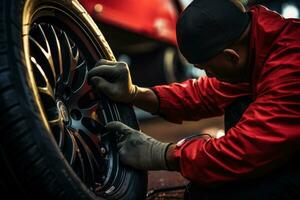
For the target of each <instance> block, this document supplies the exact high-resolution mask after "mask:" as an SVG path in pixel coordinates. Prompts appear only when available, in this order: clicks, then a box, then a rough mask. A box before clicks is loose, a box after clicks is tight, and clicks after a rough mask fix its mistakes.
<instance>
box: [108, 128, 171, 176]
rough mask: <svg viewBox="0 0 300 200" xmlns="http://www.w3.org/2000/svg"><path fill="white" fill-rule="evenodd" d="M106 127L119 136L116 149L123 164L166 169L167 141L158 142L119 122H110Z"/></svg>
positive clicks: (147, 168)
mask: <svg viewBox="0 0 300 200" xmlns="http://www.w3.org/2000/svg"><path fill="white" fill-rule="evenodd" d="M106 128H107V129H108V130H109V131H112V132H116V134H118V136H119V141H118V149H119V155H120V160H121V162H122V163H123V164H126V165H129V166H132V167H134V168H136V169H141V170H167V169H168V167H167V163H166V152H167V149H168V147H169V146H170V144H169V143H162V142H159V141H157V140H155V139H154V138H152V137H150V136H148V135H146V134H144V133H142V132H140V131H137V130H134V129H132V128H130V127H128V126H126V125H125V124H123V123H121V122H110V123H108V124H107V125H106Z"/></svg>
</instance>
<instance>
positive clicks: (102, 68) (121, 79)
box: [88, 59, 138, 103]
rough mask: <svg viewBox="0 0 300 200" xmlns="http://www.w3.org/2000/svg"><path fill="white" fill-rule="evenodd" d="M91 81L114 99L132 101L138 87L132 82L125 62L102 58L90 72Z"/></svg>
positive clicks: (96, 88) (98, 89)
mask: <svg viewBox="0 0 300 200" xmlns="http://www.w3.org/2000/svg"><path fill="white" fill-rule="evenodd" d="M88 80H89V83H90V84H92V85H93V86H94V89H95V90H96V91H98V92H100V91H101V92H103V93H104V94H105V95H107V96H108V97H109V98H110V99H112V100H114V101H119V102H124V103H132V102H133V100H134V98H135V97H136V95H137V92H138V87H137V86H136V85H133V84H132V81H131V76H130V72H129V68H128V66H127V64H126V63H124V62H114V61H109V60H104V59H101V60H99V61H98V63H97V64H96V66H95V68H93V69H91V71H89V73H88Z"/></svg>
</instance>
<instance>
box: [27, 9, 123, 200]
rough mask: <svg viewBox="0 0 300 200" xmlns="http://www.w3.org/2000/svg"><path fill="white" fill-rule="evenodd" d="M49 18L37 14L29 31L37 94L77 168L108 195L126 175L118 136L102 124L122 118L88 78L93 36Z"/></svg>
mask: <svg viewBox="0 0 300 200" xmlns="http://www.w3.org/2000/svg"><path fill="white" fill-rule="evenodd" d="M60 12H62V13H63V11H60ZM49 18H51V19H50V20H48V19H47V16H44V15H43V17H42V18H41V19H39V18H38V17H37V19H38V20H36V22H34V23H32V26H31V28H30V34H29V35H30V37H29V44H30V60H31V67H32V70H33V73H34V78H35V84H36V87H37V88H38V92H39V99H40V101H41V103H42V106H43V109H44V113H45V115H46V117H47V121H48V124H49V126H50V129H51V132H52V135H53V137H54V138H55V140H56V142H57V145H58V147H59V148H60V150H61V152H62V153H63V155H64V156H65V158H66V160H67V162H68V163H69V164H70V166H71V167H72V168H73V170H74V172H75V173H76V174H77V176H78V177H79V178H80V179H81V180H82V181H83V182H84V183H85V185H86V186H87V187H88V188H89V189H90V190H91V191H93V192H94V193H95V194H97V195H99V196H105V195H109V194H110V193H112V192H113V191H114V190H116V189H117V188H118V187H121V185H122V180H123V178H124V173H123V174H122V172H121V170H120V169H119V163H118V162H119V161H118V155H117V153H116V151H115V150H114V149H115V146H114V140H115V136H114V135H112V134H109V133H107V132H106V130H105V128H104V124H105V123H107V122H108V121H112V120H120V116H119V112H118V109H117V106H116V105H115V104H114V103H112V102H110V101H108V100H107V99H106V98H105V97H104V96H102V95H99V96H95V95H94V93H93V92H92V90H91V88H90V86H89V85H88V83H87V72H88V70H89V69H90V68H91V65H94V63H95V60H92V59H91V58H93V56H92V55H90V54H91V53H95V52H92V51H93V49H89V47H87V45H86V41H90V42H91V43H92V42H93V41H92V40H91V38H89V37H86V38H82V41H81V40H80V39H79V38H80V37H78V35H77V34H79V33H78V30H81V29H83V27H79V29H78V27H75V28H76V29H74V31H72V26H69V27H68V28H65V27H64V26H63V25H61V26H60V25H59V23H52V22H53V16H50V17H49ZM72 20H73V19H70V21H72ZM73 25H76V23H74V24H73ZM82 35H84V34H81V36H82ZM83 41H84V42H83ZM103 55H104V54H103Z"/></svg>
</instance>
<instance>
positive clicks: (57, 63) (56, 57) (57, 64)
mask: <svg viewBox="0 0 300 200" xmlns="http://www.w3.org/2000/svg"><path fill="white" fill-rule="evenodd" d="M49 29H50V30H49V32H48V37H49V40H50V41H52V42H51V46H50V49H51V55H52V60H53V63H54V69H56V71H58V72H56V74H58V75H59V76H63V64H62V51H61V45H60V41H59V39H58V36H57V33H56V30H55V29H54V27H53V26H52V25H50V26H49Z"/></svg>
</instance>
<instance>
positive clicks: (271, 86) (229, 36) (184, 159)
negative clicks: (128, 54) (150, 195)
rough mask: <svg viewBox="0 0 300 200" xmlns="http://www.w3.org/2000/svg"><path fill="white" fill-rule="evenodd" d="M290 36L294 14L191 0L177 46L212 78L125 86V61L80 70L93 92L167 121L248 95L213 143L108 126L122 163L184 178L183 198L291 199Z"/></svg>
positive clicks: (205, 113)
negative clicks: (186, 182) (163, 140)
mask: <svg viewBox="0 0 300 200" xmlns="http://www.w3.org/2000/svg"><path fill="white" fill-rule="evenodd" d="M299 38H300V21H299V20H296V19H284V18H282V17H281V16H280V15H279V14H277V13H275V12H272V11H270V10H268V9H266V8H265V7H262V6H256V7H253V8H251V9H250V10H249V11H248V12H246V11H245V10H244V8H243V6H242V5H241V4H239V3H237V1H230V0H194V1H193V2H192V3H191V4H190V5H189V6H188V7H187V8H186V9H185V11H184V12H183V13H182V15H181V16H180V18H179V20H178V23H177V40H178V45H179V48H180V51H181V52H182V54H183V55H184V56H185V58H186V59H187V60H188V61H189V62H190V63H193V64H194V65H195V67H197V68H200V69H204V70H205V71H206V72H207V73H208V74H210V75H211V76H212V77H209V78H208V77H205V78H200V79H198V80H187V81H185V82H183V83H180V84H179V83H174V84H171V85H163V86H156V87H153V88H151V89H148V88H141V87H137V86H136V85H133V84H132V82H131V78H130V73H129V70H128V67H127V65H126V64H125V63H118V62H117V63H116V62H111V61H106V60H102V61H100V62H99V63H98V65H97V66H96V67H95V68H94V69H92V70H91V71H90V73H89V77H90V82H91V83H92V85H93V86H94V89H95V90H96V91H102V92H104V93H105V94H106V95H108V96H109V97H110V98H111V99H113V100H116V101H122V102H126V103H132V104H134V105H135V106H137V107H140V108H142V109H144V110H146V111H148V112H150V113H153V114H159V115H161V116H162V117H164V118H165V119H167V120H169V121H171V122H175V123H181V122H182V121H183V120H199V119H202V118H207V117H213V116H218V115H222V114H224V111H225V109H227V108H228V107H230V106H231V108H232V103H233V102H235V101H236V100H237V99H239V98H245V97H247V98H249V99H250V100H251V103H250V104H249V106H248V107H246V109H245V111H244V112H243V113H242V112H241V113H242V116H241V118H240V119H238V120H237V121H236V122H234V123H232V127H230V129H229V130H228V131H227V133H226V135H225V136H224V137H221V138H219V139H216V138H210V139H207V138H202V137H193V138H190V139H186V140H183V141H180V142H178V143H177V144H168V143H161V142H159V141H157V140H155V139H153V138H151V137H149V136H147V135H146V134H144V133H142V132H139V131H136V130H133V129H131V128H129V127H127V126H126V125H124V124H122V123H119V122H111V123H109V124H108V125H107V128H108V129H109V130H111V131H114V132H118V133H119V134H120V135H121V136H120V137H121V141H120V142H119V144H118V148H119V153H120V159H121V161H122V162H123V163H124V164H126V165H130V166H132V167H135V168H137V169H143V170H166V169H167V170H176V171H179V172H180V173H181V174H182V175H183V176H184V177H186V178H187V179H189V180H190V181H191V182H192V184H191V185H190V186H189V188H188V193H187V196H186V198H188V199H300V196H299V189H300V172H299V170H300V165H298V160H299V158H297V157H298V156H297V153H298V152H299V147H300V39H299ZM233 109H235V107H234V106H233ZM225 117H226V116H225Z"/></svg>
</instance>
